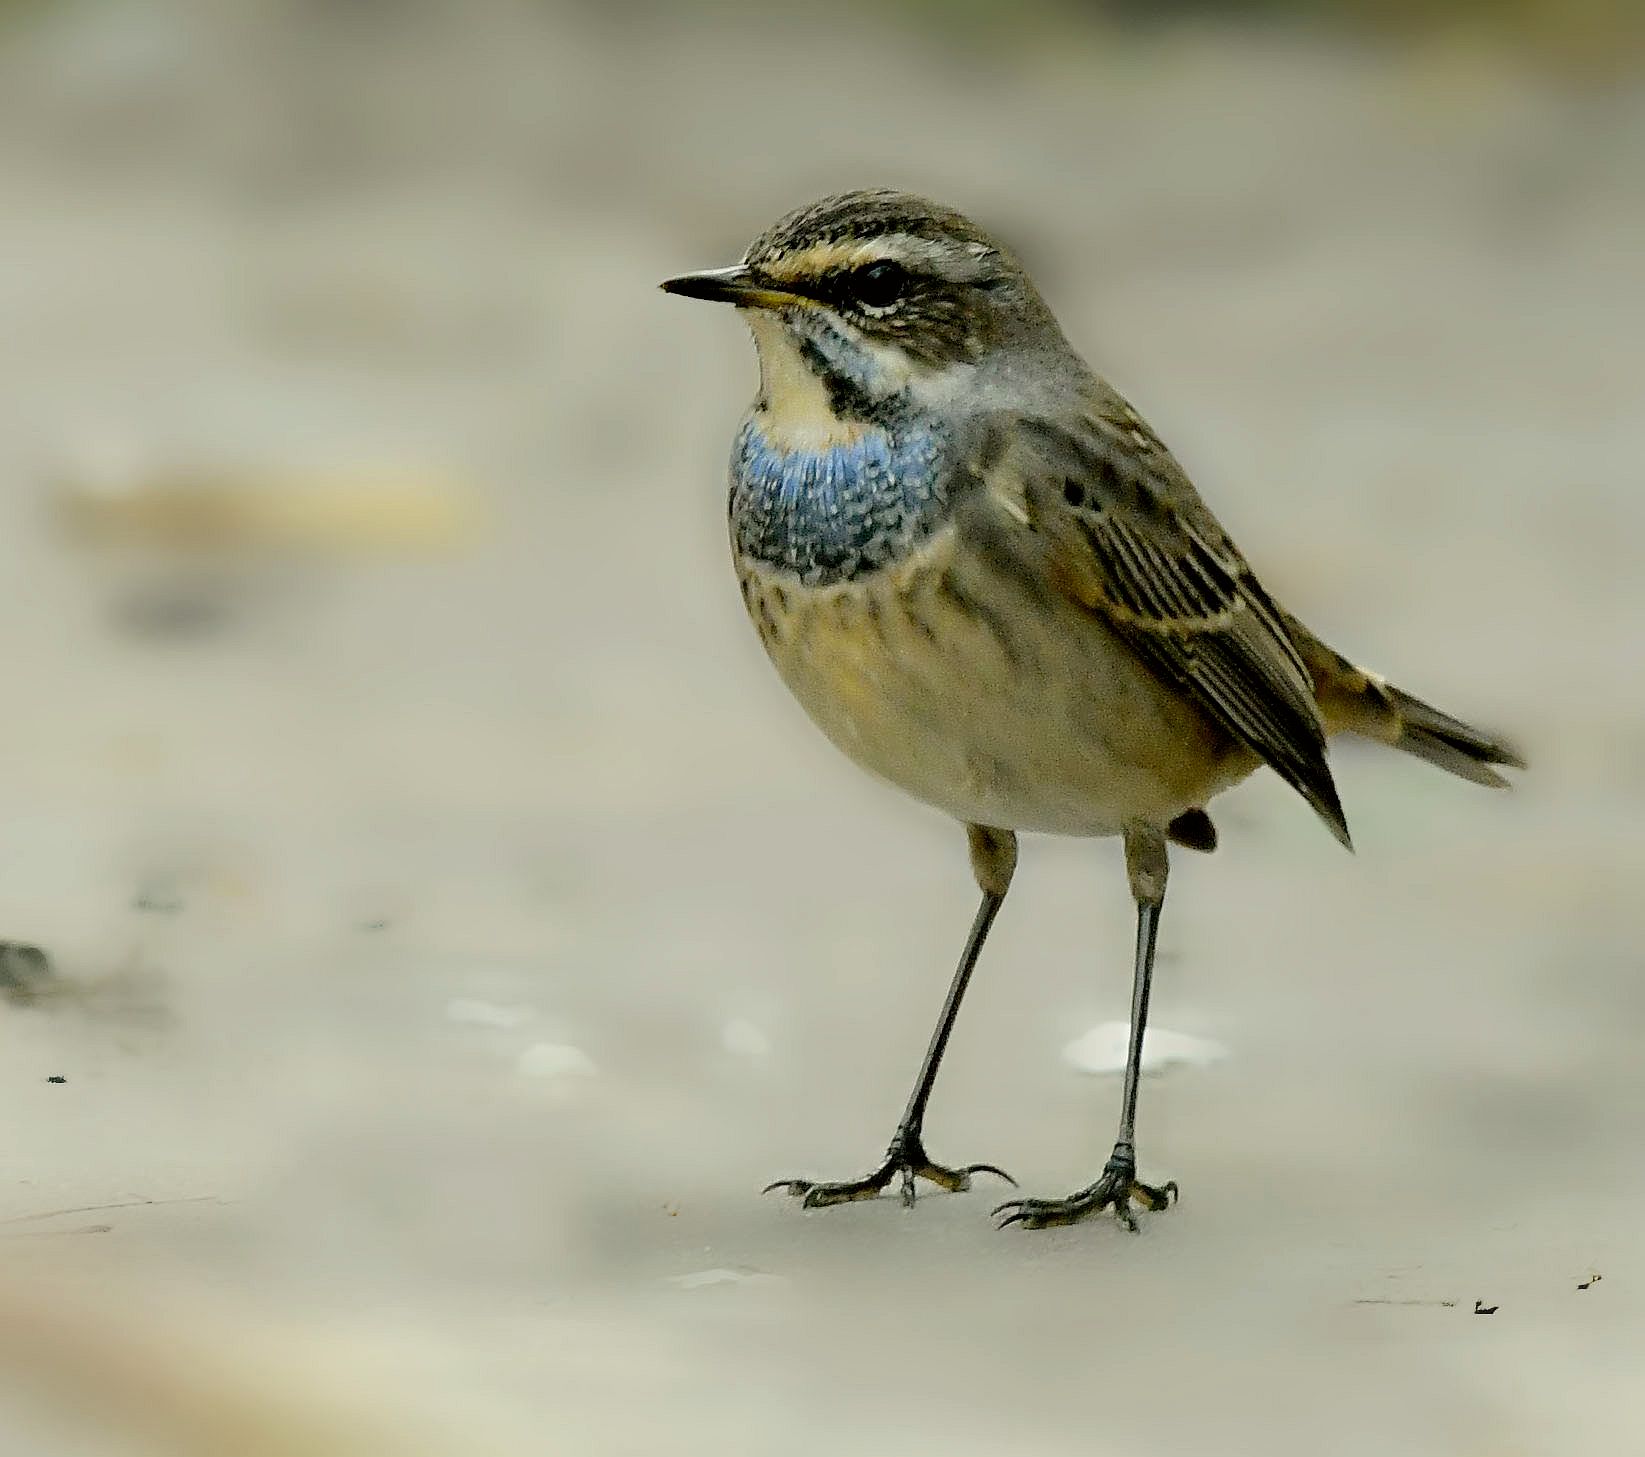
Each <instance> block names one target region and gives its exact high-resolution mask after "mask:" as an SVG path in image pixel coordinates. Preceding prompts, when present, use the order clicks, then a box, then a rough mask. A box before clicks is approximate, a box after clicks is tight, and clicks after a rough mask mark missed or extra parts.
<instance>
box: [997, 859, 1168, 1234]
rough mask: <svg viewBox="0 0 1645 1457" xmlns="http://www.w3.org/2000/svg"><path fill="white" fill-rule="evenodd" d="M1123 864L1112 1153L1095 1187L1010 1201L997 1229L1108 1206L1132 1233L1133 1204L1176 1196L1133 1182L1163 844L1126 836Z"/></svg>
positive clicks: (1157, 1206) (1150, 1204) (1162, 1203)
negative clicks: (1129, 937) (1130, 932)
mask: <svg viewBox="0 0 1645 1457" xmlns="http://www.w3.org/2000/svg"><path fill="white" fill-rule="evenodd" d="M1125 859H1126V866H1127V869H1128V870H1129V871H1130V874H1131V890H1132V894H1133V895H1135V897H1136V901H1137V954H1136V963H1135V967H1134V970H1133V972H1132V979H1131V1036H1130V1041H1129V1043H1128V1045H1127V1047H1126V1053H1125V1091H1124V1093H1123V1095H1122V1097H1121V1100H1120V1127H1119V1136H1118V1137H1117V1138H1116V1139H1115V1140H1114V1151H1113V1152H1112V1153H1111V1154H1109V1156H1108V1162H1107V1163H1106V1164H1104V1165H1103V1169H1102V1176H1101V1177H1100V1178H1099V1179H1097V1180H1096V1182H1095V1183H1092V1184H1087V1185H1086V1186H1085V1188H1083V1189H1081V1190H1079V1191H1078V1192H1076V1193H1074V1194H1070V1195H1069V1196H1068V1198H1066V1199H1011V1200H1008V1201H1007V1202H1006V1203H1004V1204H1001V1205H1000V1206H999V1207H998V1208H997V1209H995V1210H994V1213H995V1214H997V1215H1003V1216H1004V1217H1003V1218H1002V1219H1001V1220H1000V1228H1001V1229H1004V1228H1005V1226H1006V1225H1008V1224H1021V1225H1024V1226H1025V1227H1026V1228H1029V1229H1043V1228H1045V1227H1046V1226H1047V1225H1053V1224H1073V1223H1075V1222H1076V1221H1077V1220H1080V1219H1083V1218H1085V1216H1086V1215H1088V1214H1093V1213H1095V1212H1096V1211H1097V1210H1099V1209H1104V1208H1107V1207H1109V1206H1110V1205H1111V1206H1112V1207H1113V1210H1114V1216H1115V1218H1116V1219H1118V1220H1119V1222H1120V1223H1121V1224H1123V1225H1124V1226H1125V1227H1126V1228H1127V1229H1133V1230H1134V1229H1135V1228H1136V1227H1137V1222H1136V1220H1135V1219H1133V1218H1132V1216H1131V1209H1130V1205H1131V1201H1132V1200H1133V1199H1134V1200H1136V1201H1137V1202H1138V1203H1139V1204H1141V1205H1143V1206H1144V1207H1145V1208H1147V1209H1151V1210H1161V1209H1165V1208H1167V1207H1168V1206H1169V1205H1170V1202H1171V1200H1172V1199H1174V1198H1175V1197H1176V1195H1177V1186H1176V1184H1175V1183H1174V1182H1173V1183H1168V1184H1165V1185H1163V1186H1161V1187H1159V1188H1155V1187H1154V1186H1153V1185H1150V1184H1142V1183H1139V1182H1138V1181H1137V1151H1136V1128H1137V1084H1138V1083H1139V1081H1140V1080H1141V1077H1142V1040H1143V1036H1144V1034H1145V1032H1146V1030H1147V1026H1148V994H1149V992H1150V991H1151V990H1152V987H1153V981H1154V943H1155V940H1156V938H1157V937H1158V935H1159V917H1160V907H1161V906H1162V905H1163V904H1164V902H1165V873H1166V859H1165V840H1164V838H1163V837H1162V836H1160V835H1159V834H1158V832H1157V831H1152V832H1151V831H1142V830H1133V831H1128V832H1127V834H1126V837H1125Z"/></svg>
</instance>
